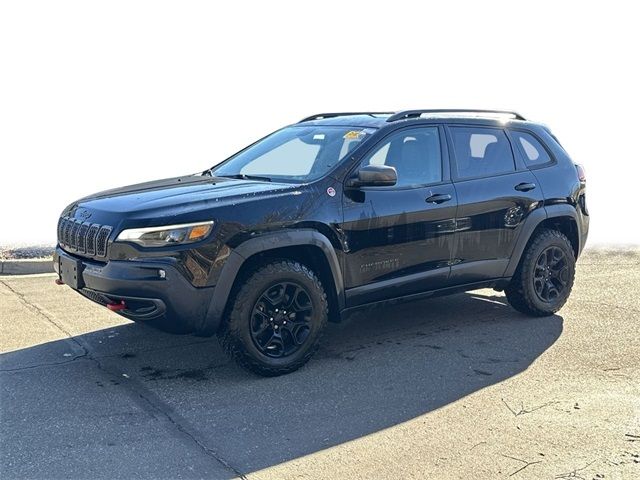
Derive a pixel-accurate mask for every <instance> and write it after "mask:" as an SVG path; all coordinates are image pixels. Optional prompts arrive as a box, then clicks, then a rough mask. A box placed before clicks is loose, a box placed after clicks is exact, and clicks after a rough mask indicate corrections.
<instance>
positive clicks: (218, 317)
mask: <svg viewBox="0 0 640 480" xmlns="http://www.w3.org/2000/svg"><path fill="white" fill-rule="evenodd" d="M277 259H288V260H294V261H297V262H299V263H301V264H303V265H306V266H307V267H309V268H310V269H312V270H313V271H314V272H315V273H316V274H317V275H318V277H319V278H320V281H321V282H322V285H323V286H324V287H325V290H326V293H327V297H328V300H329V320H330V321H333V322H337V321H339V320H340V312H341V311H342V310H343V309H344V302H345V300H344V284H343V280H342V269H341V267H340V263H339V261H338V257H337V255H336V252H335V249H334V247H333V245H332V244H331V242H330V241H329V239H328V238H327V237H326V236H324V235H323V234H321V233H320V232H318V231H316V230H291V231H283V232H274V233H267V234H263V235H260V236H257V237H254V238H251V239H249V240H247V241H245V242H244V243H242V244H240V245H239V246H237V247H236V248H235V249H234V250H233V251H232V252H231V254H230V255H229V257H228V258H227V261H226V262H225V265H224V267H223V268H222V271H221V273H220V277H219V279H218V282H217V284H216V287H215V289H214V293H213V296H212V298H211V301H210V304H209V308H208V311H207V315H206V317H205V318H204V320H203V325H201V326H200V327H199V328H198V329H197V330H198V333H199V334H203V335H211V334H213V333H215V331H216V330H217V329H218V327H219V326H220V323H221V321H222V318H223V317H224V312H225V309H226V308H227V304H228V301H229V299H230V298H231V297H232V294H233V292H234V289H236V288H238V286H239V285H240V284H241V282H242V281H243V279H244V278H246V276H247V275H248V274H249V273H250V272H251V271H253V270H254V269H255V268H256V267H257V266H258V265H260V264H262V263H263V262H265V261H269V260H277Z"/></svg>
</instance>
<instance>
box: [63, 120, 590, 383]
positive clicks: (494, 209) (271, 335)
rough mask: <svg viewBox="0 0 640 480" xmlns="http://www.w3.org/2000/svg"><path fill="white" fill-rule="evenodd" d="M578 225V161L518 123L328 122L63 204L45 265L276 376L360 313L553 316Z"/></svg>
mask: <svg viewBox="0 0 640 480" xmlns="http://www.w3.org/2000/svg"><path fill="white" fill-rule="evenodd" d="M588 226H589V214H588V212H587V208H586V201H585V178H584V173H583V170H582V168H581V167H580V166H579V165H575V164H574V163H573V162H572V161H571V159H570V158H569V155H568V154H567V152H565V150H564V149H563V148H562V147H561V146H560V144H559V143H558V141H557V139H556V138H555V137H554V136H553V134H552V133H551V132H550V131H549V129H548V128H547V127H545V126H543V125H540V124H536V123H532V122H528V121H525V119H524V118H523V117H522V116H520V115H518V114H517V113H514V112H503V111H487V110H482V111H477V110H409V111H402V112H398V113H377V112H376V113H374V112H359V113H325V114H320V115H314V116H311V117H308V118H305V119H304V120H302V121H300V122H299V123H296V124H294V125H291V126H288V127H285V128H283V129H281V130H278V131H277V132H275V133H273V134H271V135H269V136H267V137H265V138H263V139H262V140H259V141H257V142H256V143H254V144H253V145H250V146H249V147H247V148H245V149H244V150H242V151H240V152H239V153H237V154H235V155H233V156H232V157H230V158H229V159H227V160H225V161H224V162H222V163H220V164H219V165H217V166H215V167H213V168H211V169H209V170H206V171H205V172H203V173H198V174H195V175H187V176H183V177H177V178H171V179H167V180H159V181H154V182H149V183H142V184H139V185H134V186H130V187H124V188H119V189H115V190H109V191H105V192H102V193H98V194H96V195H92V196H90V197H86V198H83V199H81V200H78V201H76V202H74V203H72V204H71V205H69V206H68V207H67V208H66V209H65V210H64V211H63V213H62V216H61V218H60V220H59V223H58V247H57V249H56V254H55V258H54V264H55V268H56V271H57V272H58V274H59V278H58V279H57V280H56V282H57V283H59V284H63V283H64V284H67V285H69V286H70V287H71V288H73V289H75V290H77V291H78V292H80V293H81V294H82V295H84V296H86V297H87V298H89V299H91V300H93V301H95V302H98V303H100V304H102V305H104V306H106V307H107V308H109V309H110V310H113V311H116V312H117V313H119V314H120V315H123V316H125V317H126V318H129V319H131V320H137V321H144V322H146V323H151V324H154V325H156V326H158V327H160V328H163V329H165V330H171V331H174V332H194V333H196V334H200V335H211V334H213V333H217V334H218V336H219V338H220V340H221V343H222V346H223V348H224V349H225V350H226V351H227V352H228V353H229V354H230V355H232V356H233V357H234V358H235V359H236V360H238V361H239V363H240V364H242V365H243V366H245V367H247V368H249V369H251V370H253V371H254V372H257V373H259V374H262V375H279V374H283V373H288V372H291V371H293V370H295V369H297V368H299V367H300V366H301V365H303V364H304V363H305V362H307V361H308V360H309V358H310V357H311V355H312V354H313V352H314V351H315V350H316V349H317V347H318V343H319V340H320V336H321V333H322V331H323V329H324V328H325V325H326V323H327V321H339V320H340V319H341V318H342V317H343V316H344V315H345V314H346V313H347V312H349V311H350V310H352V309H355V308H358V307H362V306H363V305H372V304H375V303H377V302H384V301H387V300H392V299H418V298H425V297H428V296H433V295H441V294H449V293H454V292H460V291H466V290H473V289H477V288H484V287H493V288H494V289H496V290H498V291H502V290H504V291H505V293H506V296H507V299H508V300H509V302H510V303H511V305H512V306H513V307H514V308H515V309H516V310H518V311H520V312H523V313H525V314H528V315H534V316H543V315H550V314H553V313H554V312H556V311H557V310H558V309H560V308H561V307H562V305H563V304H564V303H565V302H566V300H567V298H568V296H569V293H570V291H571V287H572V285H573V280H574V273H575V261H576V258H577V257H578V255H579V254H580V252H581V250H582V248H583V246H584V244H585V241H586V238H587V231H588Z"/></svg>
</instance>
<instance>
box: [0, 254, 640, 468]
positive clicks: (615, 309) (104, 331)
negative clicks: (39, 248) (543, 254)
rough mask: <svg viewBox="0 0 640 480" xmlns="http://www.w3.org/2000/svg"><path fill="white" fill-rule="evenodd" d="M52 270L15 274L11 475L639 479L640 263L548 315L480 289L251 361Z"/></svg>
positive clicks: (0, 305)
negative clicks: (146, 321)
mask: <svg viewBox="0 0 640 480" xmlns="http://www.w3.org/2000/svg"><path fill="white" fill-rule="evenodd" d="M53 278H54V277H53V276H52V275H32V276H13V277H0V317H1V328H2V335H1V336H0V351H1V352H2V353H1V355H0V392H1V393H0V395H1V396H0V408H1V425H0V455H1V463H0V468H1V470H0V477H1V478H3V479H11V478H134V477H135V478H203V477H207V478H233V477H246V478H255V479H285V478H509V477H512V478H516V479H526V478H535V479H538V478H589V479H591V478H607V479H608V478H629V479H631V478H637V477H640V385H639V382H638V379H640V353H639V348H638V347H640V341H639V340H638V322H639V321H640V299H639V298H638V295H637V285H639V284H640V254H639V253H638V251H637V250H636V251H635V252H624V253H615V252H608V253H607V254H603V253H591V254H587V255H585V256H584V257H583V258H582V259H581V260H580V262H579V266H578V278H577V280H576V286H575V288H574V292H573V295H572V297H571V299H570V301H569V303H568V304H567V305H566V306H565V308H563V309H562V310H561V311H560V312H559V314H558V315H555V316H552V317H548V318H543V319H532V318H527V317H524V316H522V315H520V314H518V313H517V312H515V311H514V310H512V309H511V308H510V307H509V306H508V305H506V304H505V299H504V296H503V295H502V294H498V293H496V292H493V291H492V290H479V291H476V292H471V293H467V294H461V295H456V296H453V297H448V298H438V299H432V300H428V301H422V302H417V303H407V304H398V305H393V306H388V307H385V308H379V309H376V310H370V311H362V312H359V313H357V314H354V315H352V317H351V318H349V319H348V320H347V321H346V322H345V323H343V324H340V325H331V326H330V328H329V331H328V333H327V335H326V337H325V339H324V342H323V346H322V348H321V349H320V351H319V352H318V354H317V355H316V357H314V359H312V361H311V362H310V364H309V365H307V366H306V367H304V368H303V369H301V370H300V371H298V372H295V373H293V374H291V375H287V376H284V377H279V378H270V379H265V378H259V377H256V376H253V375H251V374H249V373H246V372H245V371H243V370H241V369H239V368H238V367H236V366H235V365H234V364H233V363H231V362H229V361H228V360H227V359H226V357H225V356H224V355H223V354H222V352H221V350H220V348H219V347H218V345H217V342H216V340H215V339H203V338H197V337H193V336H173V335H169V334H164V333H161V332H158V331H156V330H153V329H151V328H149V327H147V326H145V325H138V324H133V323H130V322H128V321H126V320H124V319H122V318H121V317H119V316H117V315H115V314H113V313H111V312H109V311H107V310H106V309H104V308H101V307H99V306H97V305H95V304H92V303H91V302H89V301H88V300H86V299H84V298H82V297H81V296H79V295H78V294H75V293H74V292H72V291H71V290H70V289H69V288H68V287H58V286H56V285H54V284H53Z"/></svg>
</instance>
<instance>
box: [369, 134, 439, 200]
mask: <svg viewBox="0 0 640 480" xmlns="http://www.w3.org/2000/svg"><path fill="white" fill-rule="evenodd" d="M364 165H388V166H391V167H394V168H395V169H396V171H397V172H398V183H397V184H396V186H397V187H407V186H418V185H425V184H430V183H438V182H441V181H442V156H441V153H440V136H439V134H438V127H423V128H411V129H406V130H401V131H399V132H396V133H393V134H391V135H390V136H389V137H387V138H386V139H385V140H383V142H382V143H381V144H380V145H379V146H378V147H377V148H376V149H375V150H374V151H373V153H372V154H370V155H369V156H368V157H367V159H366V160H365V161H364Z"/></svg>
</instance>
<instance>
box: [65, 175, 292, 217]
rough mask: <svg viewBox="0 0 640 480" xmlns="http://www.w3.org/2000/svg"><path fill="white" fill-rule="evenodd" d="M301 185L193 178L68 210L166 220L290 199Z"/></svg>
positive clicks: (121, 191)
mask: <svg viewBox="0 0 640 480" xmlns="http://www.w3.org/2000/svg"><path fill="white" fill-rule="evenodd" d="M298 187H299V186H298V185H292V184H288V183H275V182H263V181H255V180H236V179H230V178H219V177H210V176H206V175H190V176H185V177H175V178H167V179H163V180H156V181H153V182H146V183H139V184H136V185H130V186H127V187H122V188H116V189H113V190H106V191H104V192H99V193H96V194H94V195H90V196H88V197H85V198H82V199H80V200H78V201H77V202H74V203H73V204H72V205H70V206H69V207H68V208H67V211H68V210H72V209H75V210H76V211H78V210H83V209H86V210H90V211H92V212H95V213H98V214H99V213H103V214H106V215H110V214H120V215H122V216H126V217H130V218H132V217H164V216H174V215H179V214H184V213H188V212H193V211H198V210H205V209H209V208H213V207H216V206H222V205H228V204H233V205H235V204H237V203H241V202H244V201H249V200H253V199H258V198H261V197H263V196H266V195H269V196H273V195H278V193H281V194H282V195H291V194H295V193H294V192H296V191H297V190H298Z"/></svg>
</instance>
